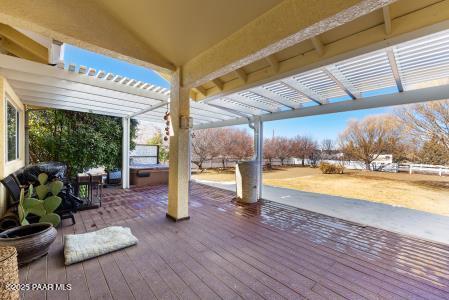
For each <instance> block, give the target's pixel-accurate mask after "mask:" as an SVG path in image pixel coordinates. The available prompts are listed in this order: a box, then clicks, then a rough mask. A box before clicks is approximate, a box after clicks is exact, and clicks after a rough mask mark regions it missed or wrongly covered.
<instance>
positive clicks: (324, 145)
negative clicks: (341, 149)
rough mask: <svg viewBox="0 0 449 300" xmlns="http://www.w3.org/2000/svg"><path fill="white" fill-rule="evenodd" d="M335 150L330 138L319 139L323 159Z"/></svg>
mask: <svg viewBox="0 0 449 300" xmlns="http://www.w3.org/2000/svg"><path fill="white" fill-rule="evenodd" d="M334 150H335V144H334V141H333V140H331V139H324V140H322V141H321V156H322V158H324V159H329V158H331V156H332V153H333V151H334Z"/></svg>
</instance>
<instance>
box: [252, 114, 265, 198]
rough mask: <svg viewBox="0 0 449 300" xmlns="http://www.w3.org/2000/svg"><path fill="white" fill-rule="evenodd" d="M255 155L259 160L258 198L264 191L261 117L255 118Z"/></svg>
mask: <svg viewBox="0 0 449 300" xmlns="http://www.w3.org/2000/svg"><path fill="white" fill-rule="evenodd" d="M254 155H255V160H256V161H257V199H258V200H260V199H262V193H263V162H264V161H263V122H262V120H261V119H260V117H255V119H254Z"/></svg>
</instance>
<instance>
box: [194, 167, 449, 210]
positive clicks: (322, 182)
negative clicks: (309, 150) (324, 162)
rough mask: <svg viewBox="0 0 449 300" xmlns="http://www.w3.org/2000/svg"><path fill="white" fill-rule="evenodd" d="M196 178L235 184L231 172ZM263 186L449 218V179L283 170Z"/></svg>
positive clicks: (268, 177)
mask: <svg viewBox="0 0 449 300" xmlns="http://www.w3.org/2000/svg"><path fill="white" fill-rule="evenodd" d="M193 178H196V179H202V180H210V181H234V173H233V171H232V170H228V171H222V172H220V173H219V172H217V171H215V170H208V171H206V172H204V173H202V174H195V175H194V176H193ZM264 184H267V185H272V186H278V187H285V188H290V189H295V190H300V191H306V192H314V193H320V194H328V195H335V196H342V197H347V198H355V199H361V200H368V201H373V202H380V203H385V204H390V205H394V206H401V207H407V208H412V209H417V210H421V211H426V212H430V213H435V214H440V215H446V216H449V177H444V176H443V177H440V176H435V175H421V174H412V175H410V174H408V173H381V172H366V171H352V170H351V171H346V173H345V174H335V175H334V174H322V173H321V172H320V171H319V170H318V169H312V168H301V167H292V168H281V169H277V170H272V171H265V172H264Z"/></svg>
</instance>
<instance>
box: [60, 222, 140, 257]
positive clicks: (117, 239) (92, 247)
mask: <svg viewBox="0 0 449 300" xmlns="http://www.w3.org/2000/svg"><path fill="white" fill-rule="evenodd" d="M135 244H137V238H136V237H135V236H134V235H133V234H132V233H131V229H129V228H128V227H122V226H111V227H106V228H103V229H100V230H97V231H92V232H87V233H81V234H66V235H64V257H65V264H66V265H71V264H74V263H77V262H80V261H83V260H86V259H89V258H92V257H97V256H100V255H103V254H106V253H109V252H112V251H116V250H119V249H123V248H125V247H129V246H132V245H135Z"/></svg>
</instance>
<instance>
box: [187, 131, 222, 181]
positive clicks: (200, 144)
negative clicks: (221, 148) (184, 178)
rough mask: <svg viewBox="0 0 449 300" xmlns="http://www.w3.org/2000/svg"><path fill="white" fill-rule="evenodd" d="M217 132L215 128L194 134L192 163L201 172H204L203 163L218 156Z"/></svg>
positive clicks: (194, 132)
mask: <svg viewBox="0 0 449 300" xmlns="http://www.w3.org/2000/svg"><path fill="white" fill-rule="evenodd" d="M216 138H217V131H216V129H213V128H208V129H201V130H195V131H193V133H192V162H193V163H194V164H195V165H197V166H198V168H199V169H200V171H201V172H202V171H203V170H204V168H203V163H204V162H205V161H207V160H209V159H212V158H214V157H216V156H217V153H216V145H215V144H216Z"/></svg>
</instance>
